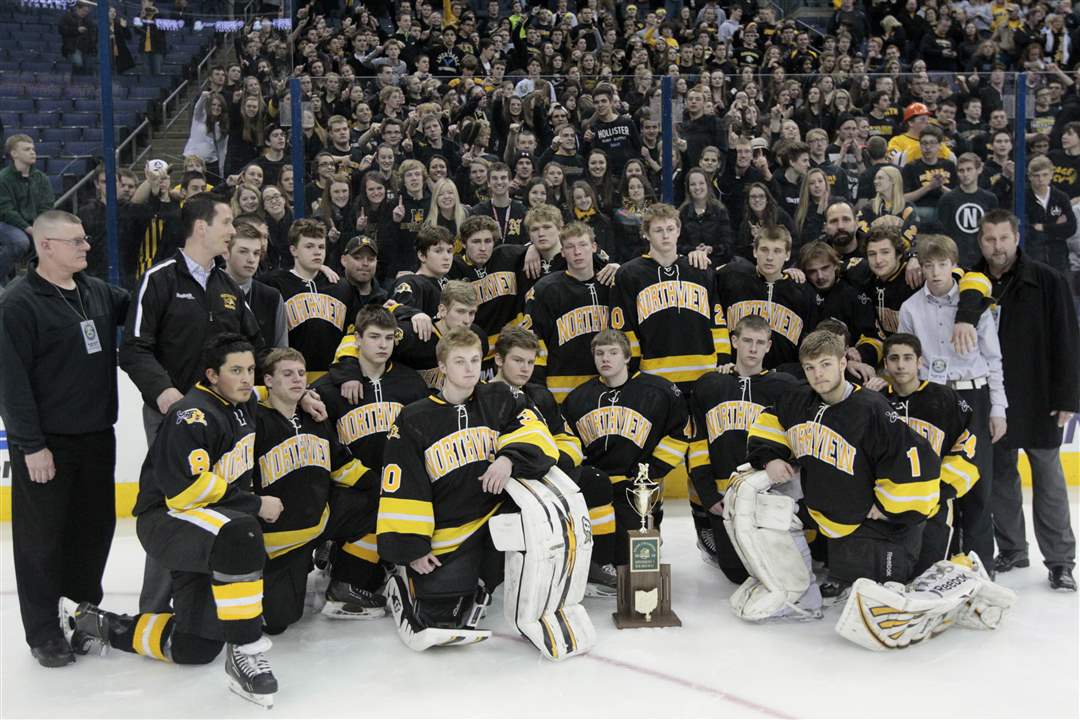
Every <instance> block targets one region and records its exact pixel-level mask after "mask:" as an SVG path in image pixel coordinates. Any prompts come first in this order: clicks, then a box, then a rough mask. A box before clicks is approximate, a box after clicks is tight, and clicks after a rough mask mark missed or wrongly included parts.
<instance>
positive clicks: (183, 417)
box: [176, 408, 206, 425]
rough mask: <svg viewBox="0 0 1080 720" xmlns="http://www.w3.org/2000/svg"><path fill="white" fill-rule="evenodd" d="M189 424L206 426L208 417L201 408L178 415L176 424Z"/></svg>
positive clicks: (190, 409) (183, 411)
mask: <svg viewBox="0 0 1080 720" xmlns="http://www.w3.org/2000/svg"><path fill="white" fill-rule="evenodd" d="M182 422H183V423H187V424H188V425H195V424H196V423H197V424H199V425H205V424H206V415H205V414H204V413H203V411H202V410H200V409H199V408H188V409H187V410H181V411H180V412H178V413H176V424H177V425H179V424H180V423H182Z"/></svg>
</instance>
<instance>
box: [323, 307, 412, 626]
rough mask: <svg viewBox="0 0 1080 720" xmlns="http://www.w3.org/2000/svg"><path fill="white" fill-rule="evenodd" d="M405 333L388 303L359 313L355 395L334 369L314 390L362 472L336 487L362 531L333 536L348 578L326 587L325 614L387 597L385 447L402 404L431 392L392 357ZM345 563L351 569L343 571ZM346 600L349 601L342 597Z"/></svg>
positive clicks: (374, 605)
mask: <svg viewBox="0 0 1080 720" xmlns="http://www.w3.org/2000/svg"><path fill="white" fill-rule="evenodd" d="M398 333H399V329H398V324H397V320H395V319H394V316H393V315H392V314H391V313H390V311H388V310H387V309H386V308H382V307H367V308H364V309H363V310H361V311H360V312H359V313H357V316H356V336H355V337H356V344H355V348H356V367H357V370H358V371H359V375H360V380H359V381H356V382H359V384H360V387H359V388H358V390H357V391H356V393H355V396H356V401H355V402H353V401H351V400H349V399H347V398H346V397H345V395H346V394H350V393H343V392H342V388H341V384H340V383H335V382H334V380H333V378H332V377H329V376H328V377H324V378H322V379H320V380H319V381H318V382H317V383H315V390H316V392H318V393H319V395H320V397H322V398H323V401H324V402H325V403H326V412H327V415H328V416H329V419H330V421H331V422H332V423H333V425H334V428H335V430H336V434H337V440H338V441H339V442H341V443H342V444H343V445H346V446H347V447H348V448H349V451H350V452H351V453H352V455H353V457H355V458H356V459H357V460H358V461H359V462H360V464H361V465H362V466H363V472H362V473H361V474H360V475H359V476H358V477H356V478H355V479H354V482H351V483H349V484H348V486H347V487H343V488H341V489H340V490H339V491H338V492H337V495H338V496H339V498H340V500H341V502H342V503H347V504H348V506H349V507H350V508H351V511H352V514H353V515H354V516H355V517H357V519H358V522H359V525H358V530H359V533H358V536H357V537H352V538H349V537H344V536H341V535H340V534H339V536H338V537H336V538H334V540H335V542H334V543H333V546H332V549H331V551H330V555H329V561H330V564H331V567H332V568H333V571H332V573H331V576H332V577H333V578H335V579H337V578H338V577H339V576H340V577H341V578H342V579H343V580H347V582H345V583H335V582H332V583H331V584H330V587H329V588H328V590H327V604H326V606H324V608H323V612H324V613H325V614H331V613H333V614H337V615H343V616H346V617H347V616H349V614H350V613H351V612H354V611H355V612H358V613H359V612H364V613H366V616H367V617H372V616H381V615H382V614H383V612H382V610H383V608H384V607H385V605H386V602H385V598H383V597H382V595H380V594H379V593H378V590H379V589H380V588H381V587H382V585H383V583H384V581H385V577H384V574H383V572H382V570H381V569H380V567H379V554H378V550H377V547H376V540H375V519H376V514H377V513H378V506H379V481H380V477H379V476H380V474H381V472H382V467H383V448H384V447H385V445H386V436H387V433H389V432H390V427H391V426H392V425H393V424H394V421H395V420H396V419H397V416H398V413H400V412H401V410H402V408H404V407H405V406H406V405H409V404H410V403H413V402H415V401H417V400H420V399H421V398H423V397H425V396H427V394H428V388H427V385H426V384H425V383H424V380H423V378H421V377H420V375H419V374H418V373H417V372H416V371H415V370H412V369H411V368H409V367H406V366H405V365H403V364H401V363H397V362H391V360H390V357H391V354H392V353H393V350H394V339H395V337H396V336H397V334H398ZM339 568H340V569H342V570H345V572H346V573H347V577H346V576H345V575H341V574H340V573H339ZM338 600H342V601H343V604H336V601H338Z"/></svg>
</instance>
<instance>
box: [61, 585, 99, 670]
mask: <svg viewBox="0 0 1080 720" xmlns="http://www.w3.org/2000/svg"><path fill="white" fill-rule="evenodd" d="M109 625H110V622H109V617H108V613H106V612H105V611H104V610H102V609H101V608H99V607H96V606H94V605H91V604H90V603H88V602H84V603H76V602H75V601H74V600H70V599H68V598H66V597H61V598H60V630H61V631H62V632H63V633H64V639H65V640H67V642H68V645H70V646H71V650H72V652H74V653H75V654H76V655H102V656H104V655H106V654H107V653H108V652H109V629H110V628H109Z"/></svg>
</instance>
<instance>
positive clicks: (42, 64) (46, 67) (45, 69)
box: [22, 60, 53, 73]
mask: <svg viewBox="0 0 1080 720" xmlns="http://www.w3.org/2000/svg"><path fill="white" fill-rule="evenodd" d="M22 69H23V70H29V71H30V72H36V73H50V72H52V71H53V61H52V60H49V61H38V62H27V61H23V64H22Z"/></svg>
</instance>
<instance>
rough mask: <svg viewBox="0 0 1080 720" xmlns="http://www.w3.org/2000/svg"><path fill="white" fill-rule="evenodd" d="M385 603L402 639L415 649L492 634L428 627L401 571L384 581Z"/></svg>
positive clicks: (471, 640) (463, 642)
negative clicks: (418, 614) (417, 612)
mask: <svg viewBox="0 0 1080 720" xmlns="http://www.w3.org/2000/svg"><path fill="white" fill-rule="evenodd" d="M386 604H387V605H388V606H389V607H390V614H391V615H392V616H393V618H394V624H395V625H396V626H397V631H398V636H399V637H400V638H401V641H402V642H403V643H405V645H406V646H407V647H408V648H409V649H411V650H416V651H417V652H423V651H424V650H427V649H428V648H431V647H436V646H446V645H471V644H472V643H478V642H481V641H483V640H487V639H488V638H489V637H491V631H490V630H469V629H465V628H461V629H458V628H437V627H427V626H426V625H424V624H423V623H422V622H420V621H419V620H418V619H417V617H416V613H415V612H414V610H413V608H414V603H413V598H412V595H411V593H410V592H409V589H408V580H407V579H406V578H405V577H403V573H394V574H393V575H391V576H390V579H389V580H388V581H387V583H386Z"/></svg>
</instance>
